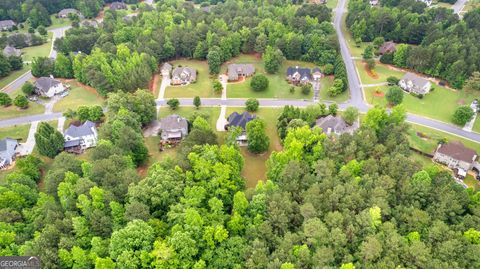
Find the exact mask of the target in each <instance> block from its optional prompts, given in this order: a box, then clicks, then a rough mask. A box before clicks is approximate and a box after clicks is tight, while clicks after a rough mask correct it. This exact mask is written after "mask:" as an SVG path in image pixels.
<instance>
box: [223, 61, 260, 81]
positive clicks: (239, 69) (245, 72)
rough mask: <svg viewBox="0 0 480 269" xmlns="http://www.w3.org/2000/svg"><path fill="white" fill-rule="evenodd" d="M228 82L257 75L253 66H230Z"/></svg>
mask: <svg viewBox="0 0 480 269" xmlns="http://www.w3.org/2000/svg"><path fill="white" fill-rule="evenodd" d="M227 73H228V80H237V79H238V76H251V75H253V74H254V73H255V66H253V64H229V65H228V72H227Z"/></svg>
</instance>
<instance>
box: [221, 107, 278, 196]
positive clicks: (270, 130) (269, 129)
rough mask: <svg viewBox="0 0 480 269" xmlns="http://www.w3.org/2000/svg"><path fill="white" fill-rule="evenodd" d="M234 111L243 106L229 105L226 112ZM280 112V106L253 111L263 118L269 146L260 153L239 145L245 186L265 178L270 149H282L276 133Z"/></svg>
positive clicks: (255, 183)
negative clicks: (242, 159) (245, 181)
mask: <svg viewBox="0 0 480 269" xmlns="http://www.w3.org/2000/svg"><path fill="white" fill-rule="evenodd" d="M234 111H237V112H239V113H242V112H243V111H244V108H243V107H242V108H241V107H229V108H228V109H227V114H226V117H228V115H230V114H231V113H233V112H234ZM281 112H282V109H281V108H262V107H261V108H259V110H258V112H256V113H254V114H256V115H257V117H259V118H260V119H263V120H264V121H265V123H266V133H267V136H268V137H269V138H270V147H269V149H268V151H267V152H265V153H262V154H253V153H250V152H249V151H248V150H247V148H246V147H241V152H242V155H243V158H244V160H245V164H244V166H243V171H242V176H243V177H244V178H245V179H246V180H247V188H254V187H255V186H256V185H257V183H258V181H260V180H265V179H266V172H267V160H268V158H269V157H270V154H271V153H272V151H280V150H282V145H281V144H280V138H279V137H278V134H277V127H276V124H277V118H278V116H279V115H280V113H281Z"/></svg>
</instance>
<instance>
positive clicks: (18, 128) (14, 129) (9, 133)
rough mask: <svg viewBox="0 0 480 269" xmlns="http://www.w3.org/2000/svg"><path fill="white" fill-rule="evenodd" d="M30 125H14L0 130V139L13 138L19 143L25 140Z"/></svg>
mask: <svg viewBox="0 0 480 269" xmlns="http://www.w3.org/2000/svg"><path fill="white" fill-rule="evenodd" d="M29 130H30V124H23V125H15V126H10V127H3V128H0V139H4V138H7V137H9V138H13V139H17V140H19V141H20V142H24V141H25V140H27V137H28V131H29Z"/></svg>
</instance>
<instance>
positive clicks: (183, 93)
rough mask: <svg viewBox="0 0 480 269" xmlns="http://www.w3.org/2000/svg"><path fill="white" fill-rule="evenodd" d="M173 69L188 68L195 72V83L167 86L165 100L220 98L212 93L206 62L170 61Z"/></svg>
mask: <svg viewBox="0 0 480 269" xmlns="http://www.w3.org/2000/svg"><path fill="white" fill-rule="evenodd" d="M170 64H172V66H173V68H174V69H175V67H177V66H188V67H192V68H195V69H196V70H197V81H196V82H194V83H191V84H188V85H184V86H169V87H167V89H166V90H165V98H167V99H168V98H182V97H185V98H187V97H190V98H192V97H195V96H200V97H220V94H215V93H214V91H213V86H212V81H213V78H211V77H210V75H209V72H208V64H207V62H206V61H197V60H176V61H171V62H170Z"/></svg>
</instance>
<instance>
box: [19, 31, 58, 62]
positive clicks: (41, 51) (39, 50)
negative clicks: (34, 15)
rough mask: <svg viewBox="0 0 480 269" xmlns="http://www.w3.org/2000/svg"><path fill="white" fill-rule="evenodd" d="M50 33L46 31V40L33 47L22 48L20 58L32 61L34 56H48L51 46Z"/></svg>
mask: <svg viewBox="0 0 480 269" xmlns="http://www.w3.org/2000/svg"><path fill="white" fill-rule="evenodd" d="M52 35H53V34H52V33H50V32H49V33H48V38H47V42H46V43H44V44H42V45H39V46H34V47H27V48H23V49H22V53H23V55H22V58H23V60H24V61H32V60H33V58H34V57H48V56H49V55H50V50H51V48H52Z"/></svg>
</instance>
